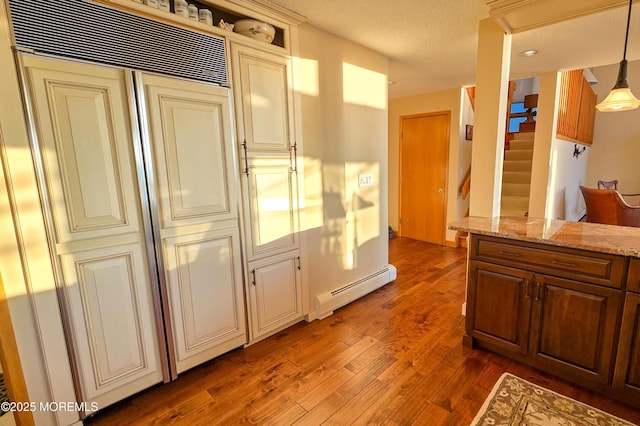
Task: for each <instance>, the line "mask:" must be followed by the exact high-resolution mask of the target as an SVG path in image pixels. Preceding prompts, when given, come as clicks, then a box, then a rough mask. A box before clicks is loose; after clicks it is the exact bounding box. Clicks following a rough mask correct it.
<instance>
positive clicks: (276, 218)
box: [243, 160, 298, 260]
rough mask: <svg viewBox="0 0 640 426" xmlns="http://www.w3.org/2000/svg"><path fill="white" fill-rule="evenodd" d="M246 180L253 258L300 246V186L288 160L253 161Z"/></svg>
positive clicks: (246, 219)
mask: <svg viewBox="0 0 640 426" xmlns="http://www.w3.org/2000/svg"><path fill="white" fill-rule="evenodd" d="M243 180H244V193H245V200H246V201H245V203H246V205H247V206H248V208H249V213H248V214H246V213H245V223H246V227H247V229H248V230H249V233H250V234H249V236H248V237H249V242H250V246H249V247H248V249H249V260H254V259H257V258H260V257H264V256H265V255H268V254H270V253H272V252H273V251H274V250H276V251H278V252H283V251H287V250H292V249H296V248H298V236H297V231H298V223H297V221H298V215H297V210H296V205H295V203H294V200H295V196H296V195H295V194H296V193H297V192H296V187H295V180H294V176H293V175H292V172H291V168H290V165H289V162H288V161H281V160H252V161H251V162H250V163H249V176H247V177H246V178H245V179H243Z"/></svg>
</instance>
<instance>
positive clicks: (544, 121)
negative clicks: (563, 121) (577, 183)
mask: <svg viewBox="0 0 640 426" xmlns="http://www.w3.org/2000/svg"><path fill="white" fill-rule="evenodd" d="M559 91H560V73H559V72H558V71H550V72H546V73H544V74H541V75H540V89H539V94H538V113H537V115H536V133H535V139H534V142H533V165H532V167H531V189H530V191H529V217H547V218H549V219H557V218H555V217H553V216H554V214H553V211H554V205H553V197H549V196H548V194H549V189H551V188H549V184H550V182H553V181H555V178H554V176H553V175H552V173H554V168H552V162H555V161H556V159H554V158H552V157H551V153H552V145H553V140H554V138H555V135H556V127H557V122H558V101H557V100H558V97H559ZM551 193H554V191H551Z"/></svg>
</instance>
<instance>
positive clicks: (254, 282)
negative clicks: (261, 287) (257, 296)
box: [251, 269, 256, 286]
mask: <svg viewBox="0 0 640 426" xmlns="http://www.w3.org/2000/svg"><path fill="white" fill-rule="evenodd" d="M251 277H252V279H251V284H253V285H254V286H255V285H256V270H255V269H252V270H251Z"/></svg>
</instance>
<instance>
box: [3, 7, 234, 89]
mask: <svg viewBox="0 0 640 426" xmlns="http://www.w3.org/2000/svg"><path fill="white" fill-rule="evenodd" d="M9 6H10V10H11V20H12V23H13V30H14V34H15V38H16V43H17V45H18V47H20V48H27V49H31V50H33V51H35V52H42V53H49V54H55V55H61V56H66V57H71V58H77V59H83V60H88V61H93V62H102V63H105V64H111V65H119V66H122V67H127V68H134V69H138V70H143V71H154V72H158V73H162V74H169V75H173V76H179V77H185V78H191V79H196V80H202V81H208V82H212V83H217V84H220V85H221V86H228V81H227V69H226V57H225V44H224V39H222V38H219V37H215V36H212V35H207V34H201V33H198V32H194V31H189V30H186V29H183V28H179V27H174V26H172V25H169V24H165V23H162V22H157V21H154V20H152V19H148V18H143V17H140V16H136V15H132V14H129V13H125V12H122V11H120V10H116V9H113V8H111V7H106V6H103V5H100V4H96V3H91V2H88V1H84V0H56V1H51V0H28V1H26V0H10V1H9Z"/></svg>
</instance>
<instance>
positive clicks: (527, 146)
mask: <svg viewBox="0 0 640 426" xmlns="http://www.w3.org/2000/svg"><path fill="white" fill-rule="evenodd" d="M533 135H534V133H533V132H521V133H516V134H515V139H514V140H512V141H511V142H510V149H509V150H507V151H505V156H504V165H503V169H502V198H501V200H500V215H501V216H527V213H528V210H529V191H530V189H531V164H532V160H533Z"/></svg>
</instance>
